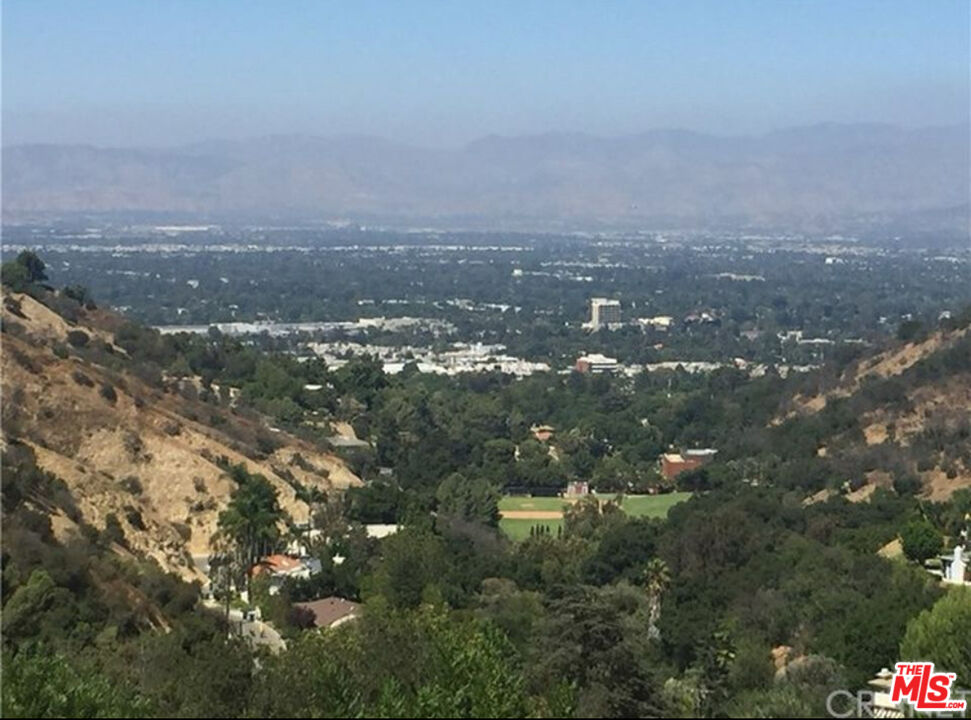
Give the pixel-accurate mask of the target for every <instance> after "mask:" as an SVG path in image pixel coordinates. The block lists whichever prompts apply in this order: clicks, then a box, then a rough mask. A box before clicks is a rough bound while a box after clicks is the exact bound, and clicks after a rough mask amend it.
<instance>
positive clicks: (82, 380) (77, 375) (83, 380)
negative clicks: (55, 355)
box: [71, 370, 94, 387]
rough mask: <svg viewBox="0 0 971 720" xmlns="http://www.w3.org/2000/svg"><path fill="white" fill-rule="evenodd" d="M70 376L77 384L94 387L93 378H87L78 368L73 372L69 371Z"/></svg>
mask: <svg viewBox="0 0 971 720" xmlns="http://www.w3.org/2000/svg"><path fill="white" fill-rule="evenodd" d="M71 377H72V378H74V382H76V383H77V384H78V385H83V386H84V387H94V380H92V379H91V378H89V377H88V376H87V375H85V374H84V373H83V372H81V371H80V370H75V371H74V372H73V373H71Z"/></svg>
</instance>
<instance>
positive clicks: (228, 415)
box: [0, 294, 360, 577]
mask: <svg viewBox="0 0 971 720" xmlns="http://www.w3.org/2000/svg"><path fill="white" fill-rule="evenodd" d="M2 320H3V334H2V352H0V361H2V384H3V433H4V442H5V443H7V442H11V441H18V442H22V443H24V444H26V445H29V446H30V447H31V448H32V449H33V451H34V454H35V455H36V459H37V464H38V466H39V467H41V468H42V469H44V470H47V471H50V472H52V473H54V474H56V475H57V476H59V477H60V478H61V479H63V480H64V481H65V482H66V483H67V485H68V488H69V489H70V491H71V493H72V495H73V496H74V499H75V501H76V503H77V506H78V508H79V509H80V511H81V513H82V516H83V519H84V521H85V522H86V523H88V524H91V525H93V526H94V527H96V528H103V527H104V526H105V521H106V518H107V517H108V516H109V515H110V514H114V515H115V516H116V517H117V518H118V520H119V521H120V523H121V526H122V528H123V529H124V532H125V537H126V539H127V541H128V545H129V546H130V547H131V549H132V550H134V551H136V552H139V553H144V554H145V555H148V556H151V557H153V558H154V559H156V560H157V561H158V562H159V563H160V564H161V565H162V566H163V567H164V568H167V569H170V570H173V571H176V572H179V573H180V574H182V575H184V576H186V577H191V576H192V575H193V574H194V572H195V570H194V567H193V562H192V555H201V554H205V553H207V552H208V550H209V541H210V537H211V536H212V534H213V532H214V530H215V527H216V522H217V518H218V514H219V512H220V511H221V510H222V509H223V508H224V507H225V505H226V503H227V502H228V500H229V497H230V494H231V492H232V490H233V483H232V481H231V480H230V479H229V478H228V477H227V475H226V472H225V470H224V468H225V466H226V464H227V463H229V464H237V463H243V464H244V465H245V466H246V467H247V469H248V470H249V471H250V472H254V473H261V474H263V475H264V476H266V478H267V479H268V480H269V481H270V482H271V483H272V484H273V485H274V486H275V487H276V489H277V490H278V492H279V496H280V502H281V505H282V507H283V508H284V509H285V510H286V511H287V512H288V513H289V514H290V515H291V516H292V517H293V518H294V520H296V521H303V520H306V519H307V515H308V512H309V508H308V506H307V504H306V503H304V502H302V501H300V500H299V499H298V498H297V489H298V488H308V489H309V488H317V489H320V490H323V491H328V490H331V489H334V488H345V487H348V486H350V485H355V484H358V483H359V482H360V481H359V479H358V478H357V477H356V476H355V475H354V474H353V473H351V472H350V471H349V470H348V468H347V467H346V466H345V465H344V464H343V462H342V461H341V460H340V459H338V458H337V457H335V456H334V455H332V454H330V453H327V452H323V451H321V450H319V449H318V448H316V447H315V446H313V445H312V444H310V443H308V442H306V441H304V440H301V439H299V438H296V437H293V436H291V435H289V434H287V433H285V432H281V431H276V430H274V429H271V428H268V427H267V426H266V424H265V422H264V421H263V420H262V419H261V418H260V417H259V416H257V415H255V414H252V413H246V412H243V411H237V410H234V409H230V408H227V407H225V406H220V405H213V404H211V403H205V402H202V401H200V400H198V399H194V398H193V397H192V395H194V393H193V394H189V393H182V392H179V385H178V383H177V382H175V381H172V380H168V379H163V381H162V383H160V385H161V387H158V386H155V385H153V384H149V383H147V382H145V381H144V380H142V379H141V378H140V377H138V376H137V375H136V374H135V373H134V372H133V368H132V367H131V363H129V362H128V359H127V357H126V354H125V352H124V350H122V349H121V348H119V347H117V346H116V345H114V343H113V329H114V328H116V327H117V326H118V324H119V322H120V318H119V317H118V316H116V315H113V314H111V313H108V312H105V311H101V310H93V309H91V310H85V309H83V308H82V309H81V311H80V312H79V313H77V314H76V317H73V318H72V319H71V320H67V319H65V318H64V317H62V316H61V315H59V314H58V313H57V312H54V311H53V310H51V309H50V308H48V307H46V306H45V305H43V304H41V303H40V302H38V301H37V300H35V299H34V298H32V297H29V296H27V295H21V294H7V295H5V296H4V297H3V311H2ZM80 333H83V337H82V335H81V334H80ZM99 360H103V361H99ZM52 520H53V526H54V528H55V529H56V530H58V531H59V532H65V531H67V530H69V529H70V527H71V526H72V525H73V523H72V522H71V521H70V520H68V519H67V518H65V517H55V518H53V519H52Z"/></svg>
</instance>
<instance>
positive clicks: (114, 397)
mask: <svg viewBox="0 0 971 720" xmlns="http://www.w3.org/2000/svg"><path fill="white" fill-rule="evenodd" d="M101 397H103V398H104V399H105V400H107V401H108V402H110V403H111V404H112V405H114V404H115V403H116V402H117V401H118V393H116V392H115V388H114V387H112V385H111V383H105V384H104V385H102V386H101Z"/></svg>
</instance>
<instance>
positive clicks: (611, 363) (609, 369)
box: [575, 353, 620, 375]
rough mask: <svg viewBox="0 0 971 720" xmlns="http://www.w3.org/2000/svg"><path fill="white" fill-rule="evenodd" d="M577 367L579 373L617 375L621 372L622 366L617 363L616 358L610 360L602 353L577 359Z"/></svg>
mask: <svg viewBox="0 0 971 720" xmlns="http://www.w3.org/2000/svg"><path fill="white" fill-rule="evenodd" d="M575 367H576V370H577V372H582V373H592V374H594V375H599V374H600V373H615V372H617V371H618V370H620V364H619V363H618V362H617V360H616V358H610V357H607V356H606V355H601V354H600V353H590V354H589V355H581V356H580V357H578V358H577V362H576V365H575Z"/></svg>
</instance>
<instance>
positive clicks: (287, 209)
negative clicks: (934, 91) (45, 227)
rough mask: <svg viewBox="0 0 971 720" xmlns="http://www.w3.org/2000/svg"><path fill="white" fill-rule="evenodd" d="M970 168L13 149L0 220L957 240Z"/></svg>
mask: <svg viewBox="0 0 971 720" xmlns="http://www.w3.org/2000/svg"><path fill="white" fill-rule="evenodd" d="M969 156H971V149H969V127H968V126H967V125H963V126H953V127H928V128H920V129H902V128H898V127H893V126H889V125H817V126H812V127H802V128H792V129H786V130H780V131H776V132H772V133H768V134H766V135H761V136H743V137H725V136H714V135H704V134H699V133H694V132H686V131H676V130H663V131H652V132H647V133H643V134H640V135H630V136H625V137H617V138H603V137H595V136H591V135H583V134H547V135H534V136H524V137H497V136H490V137H486V138H483V139H480V140H477V141H474V142H471V143H469V144H467V145H464V146H462V147H459V148H456V149H428V148H420V147H414V146H409V145H404V144H398V143H394V142H390V141H387V140H383V139H379V138H371V137H356V136H341V137H329V138H322V137H309V136H272V137H263V138H254V139H250V140H245V141H212V142H203V143H197V144H193V145H186V146H182V147H176V148H164V149H160V148H155V149H149V148H126V149H121V148H97V147H91V146H84V145H20V146H11V147H5V148H4V149H3V212H4V216H5V217H6V218H8V219H9V218H22V217H31V216H46V215H64V214H71V213H158V214H165V215H167V216H182V217H186V218H197V219H199V218H209V219H220V218H240V219H241V218H264V219H280V220H328V219H336V218H346V219H350V220H362V221H363V220H368V221H382V222H389V223H409V224H414V223H429V224H437V225H443V226H448V225H451V226H456V227H457V226H465V227H483V228H526V227H529V228H535V229H557V228H560V229H563V228H580V227H590V228H598V227H603V228H609V227H615V228H627V227H691V228H726V227H732V228H761V229H792V230H802V231H845V230H850V231H859V230H872V229H875V230H887V231H893V230H894V228H900V229H902V230H903V231H915V230H916V231H925V232H946V233H959V234H965V233H967V232H968V229H969V192H971V191H969V163H971V161H969Z"/></svg>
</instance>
